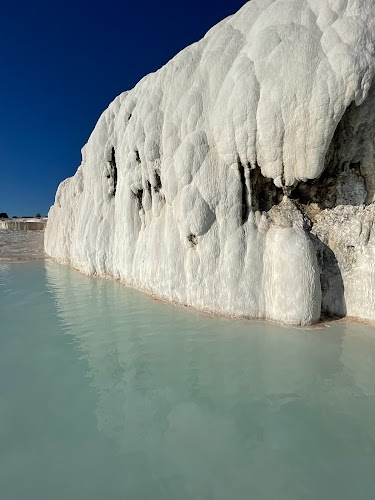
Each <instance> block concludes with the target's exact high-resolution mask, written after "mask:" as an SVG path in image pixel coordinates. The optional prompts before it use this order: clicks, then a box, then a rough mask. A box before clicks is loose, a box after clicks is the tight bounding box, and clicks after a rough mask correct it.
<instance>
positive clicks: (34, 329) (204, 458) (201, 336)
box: [0, 260, 375, 500]
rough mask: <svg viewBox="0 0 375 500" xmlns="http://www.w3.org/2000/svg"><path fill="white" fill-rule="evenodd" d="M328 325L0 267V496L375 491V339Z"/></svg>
mask: <svg viewBox="0 0 375 500" xmlns="http://www.w3.org/2000/svg"><path fill="white" fill-rule="evenodd" d="M330 325H331V326H330V327H329V328H322V329H310V330H303V329H287V328H283V327H279V326H276V325H274V324H271V323H262V322H244V321H230V320H225V319H215V318H211V317H208V316H204V315H202V314H199V313H196V312H193V311H188V310H184V309H180V308H177V307H174V306H170V305H167V304H163V303H160V302H157V301H154V300H152V299H151V298H149V297H147V296H145V295H143V294H141V293H139V292H137V291H135V290H131V289H127V288H125V287H124V286H121V285H119V284H118V283H115V282H113V281H105V280H98V279H94V278H88V277H85V276H83V275H81V274H79V273H78V272H76V271H74V270H72V269H69V268H66V267H62V266H59V265H57V264H54V263H53V262H51V261H48V260H47V261H43V260H41V261H34V262H32V261H31V262H22V263H12V262H4V261H3V262H0V498H1V499H2V500H8V499H17V500H20V499H22V500H24V499H27V500H28V499H32V500H44V499H45V500H60V499H61V500H63V499H64V500H67V499H69V500H76V499H77V500H82V499H83V500H85V499H98V500H112V499H129V500H140V499H142V500H148V499H150V500H157V499H160V500H184V499H194V500H199V499H201V500H206V499H207V500H209V499H210V500H211V499H220V500H221V499H223V500H224V499H225V500H236V499H241V500H242V499H254V500H263V499H267V500H275V499H277V500H284V499H285V500H293V499H296V500H297V499H298V500H301V499H314V500H317V499H319V500H325V499H327V500H335V499H340V500H343V499H348V500H349V499H351V500H361V499H363V500H369V499H372V498H374V497H375V330H374V329H371V328H367V327H364V326H360V325H356V324H349V323H348V324H340V323H336V324H335V323H331V324H330Z"/></svg>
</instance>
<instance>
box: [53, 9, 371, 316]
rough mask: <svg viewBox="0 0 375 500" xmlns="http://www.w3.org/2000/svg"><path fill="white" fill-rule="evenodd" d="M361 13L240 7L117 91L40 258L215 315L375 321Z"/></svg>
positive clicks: (365, 23)
mask: <svg viewBox="0 0 375 500" xmlns="http://www.w3.org/2000/svg"><path fill="white" fill-rule="evenodd" d="M374 12H375V2H374V0H252V1H251V2H248V3H247V4H245V5H244V6H243V7H242V8H241V9H240V10H239V11H238V12H237V13H236V14H235V15H233V16H231V17H229V18H227V19H224V20H223V21H222V22H221V23H219V24H218V25H216V26H215V27H214V28H212V29H211V30H210V31H209V32H208V33H207V34H206V36H205V37H204V38H203V39H202V40H201V41H199V42H198V43H195V44H193V45H191V46H190V47H188V48H186V49H185V50H183V51H182V52H180V53H179V54H178V55H177V56H176V57H175V58H174V59H172V60H171V61H170V62H169V63H168V64H166V65H165V66H164V67H163V68H161V69H160V70H159V71H157V72H156V73H154V74H150V75H148V76H146V77H145V78H143V79H142V80H141V81H140V82H139V83H138V84H137V86H136V87H135V88H134V89H133V90H131V91H129V92H124V93H123V94H121V95H120V96H119V97H117V98H116V99H115V100H114V101H113V102H112V103H111V104H110V106H109V107H108V109H107V110H106V111H105V112H104V113H103V114H102V116H101V117H100V119H99V121H98V123H97V125H96V127H95V129H94V131H93V132H92V134H91V136H90V138H89V140H88V143H87V144H86V146H85V147H84V148H83V150H82V164H81V166H80V167H79V168H78V170H77V172H76V174H75V175H74V177H72V178H70V179H67V180H65V181H64V182H62V183H61V185H60V186H59V188H58V191H57V194H56V200H55V204H54V205H53V206H52V207H51V210H50V213H49V220H48V224H47V228H46V233H45V249H46V252H47V253H48V254H49V255H51V256H52V257H53V258H54V259H56V260H57V261H59V262H61V263H65V264H70V265H72V266H74V267H76V268H77V269H79V270H81V271H82V272H84V273H87V274H92V275H98V276H111V277H114V278H116V279H119V280H121V281H123V282H125V283H126V284H128V285H131V286H135V287H137V288H139V289H142V290H144V291H147V292H149V293H152V294H155V295H157V296H158V297H160V298H163V299H166V300H170V301H173V302H176V303H180V304H184V305H189V306H193V307H196V308H199V309H202V310H206V311H210V312H213V313H217V314H225V315H229V316H240V317H252V318H268V319H273V320H277V321H282V322H284V323H289V324H296V325H306V324H310V323H313V322H316V321H317V320H319V318H320V314H321V310H323V311H324V312H326V313H330V314H338V315H345V314H349V315H353V316H359V317H363V318H367V319H375V306H374V303H375V301H374V298H375V297H374V296H375V265H374V256H375V236H374V231H375V230H372V225H373V221H374V205H373V204H372V203H373V201H374V200H375V140H374V120H375V90H374V89H375V85H374V84H373V83H372V82H373V76H374V66H375V53H374V51H375V49H374V44H375V22H374V19H375V14H374Z"/></svg>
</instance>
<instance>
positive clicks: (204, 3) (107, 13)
mask: <svg viewBox="0 0 375 500" xmlns="http://www.w3.org/2000/svg"><path fill="white" fill-rule="evenodd" d="M244 3H245V1H244V0H189V1H188V2H178V1H174V2H173V1H168V0H167V1H164V2H163V1H159V2H155V1H150V0H144V1H143V2H140V1H138V2H137V1H133V2H126V1H124V0H122V1H117V0H115V1H111V0H106V1H99V2H95V1H82V0H76V1H72V0H66V1H65V2H53V1H51V0H49V1H38V0H20V1H16V0H4V2H1V7H0V58H1V77H0V166H1V179H0V212H7V213H8V215H9V216H10V217H12V216H14V215H17V216H22V215H34V214H35V213H37V212H40V213H42V215H44V214H47V212H48V210H49V207H50V205H51V204H52V203H53V200H54V196H55V192H56V188H57V186H58V184H59V183H60V181H61V180H63V179H64V178H65V177H68V176H71V175H73V174H74V172H75V171H76V169H77V167H78V165H79V164H80V159H81V156H80V150H81V147H82V146H83V145H84V144H85V143H86V141H87V139H88V136H89V135H90V133H91V131H92V129H93V127H94V125H95V123H96V121H97V119H98V118H99V116H100V114H101V113H102V111H103V110H104V109H105V108H106V107H107V106H108V104H109V103H110V102H111V101H112V99H114V97H116V95H118V94H119V93H121V92H122V91H124V90H128V89H131V88H132V87H133V86H134V85H135V84H136V83H137V82H138V81H139V80H140V79H141V78H142V77H143V76H144V75H146V74H147V73H150V72H151V71H155V70H157V69H158V68H159V67H160V66H162V65H163V64H165V63H166V62H167V61H168V60H169V59H171V58H172V57H173V56H174V55H175V54H176V53H177V52H179V51H180V50H181V49H183V48H184V47H186V46H187V45H189V44H191V43H193V42H195V41H197V40H199V39H200V38H201V37H202V36H203V35H204V34H205V33H206V31H208V29H209V28H211V27H212V26H213V25H214V24H216V23H217V22H218V21H220V20H221V19H223V18H224V17H226V16H228V15H230V14H232V13H234V12H236V11H237V10H238V9H239V8H240V7H241V6H242V5H243V4H244Z"/></svg>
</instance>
